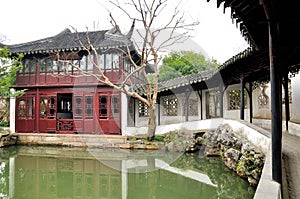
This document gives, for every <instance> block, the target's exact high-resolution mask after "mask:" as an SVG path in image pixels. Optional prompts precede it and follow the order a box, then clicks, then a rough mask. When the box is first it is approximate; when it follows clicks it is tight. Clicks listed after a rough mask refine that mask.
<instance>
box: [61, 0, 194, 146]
mask: <svg viewBox="0 0 300 199" xmlns="http://www.w3.org/2000/svg"><path fill="white" fill-rule="evenodd" d="M109 2H110V3H111V4H112V5H113V6H115V7H117V8H118V9H119V10H121V11H122V12H123V13H124V14H125V15H126V16H128V17H129V18H130V19H131V20H135V21H136V23H139V24H140V25H141V29H139V30H137V34H138V37H139V38H138V40H139V41H140V43H137V42H136V41H133V44H134V46H135V49H136V50H137V52H138V54H139V62H136V60H135V59H134V58H133V56H132V41H128V37H127V35H124V34H122V33H121V31H120V28H119V25H118V23H117V21H116V20H115V18H114V17H113V14H110V18H111V24H112V25H113V27H114V29H113V30H114V31H115V32H114V33H116V32H118V33H119V34H120V38H122V39H123V41H124V43H126V48H119V49H118V50H120V51H121V52H122V53H123V54H126V57H127V58H128V59H129V60H130V62H131V65H132V66H133V68H134V70H132V71H131V72H129V73H128V74H126V76H125V77H124V78H123V81H122V82H121V83H118V84H115V83H113V82H112V81H110V79H109V78H108V77H107V76H106V74H105V72H104V71H103V69H102V68H103V67H102V66H101V65H99V63H100V60H98V56H96V59H93V58H92V56H93V54H97V49H96V48H95V47H94V46H93V42H92V41H91V38H90V37H89V34H87V43H88V45H86V44H84V43H83V42H81V41H80V42H81V44H82V46H83V47H84V50H85V51H87V52H88V56H89V58H90V59H89V60H91V62H92V64H93V65H94V67H95V68H97V69H98V71H99V72H98V73H96V74H95V73H91V72H86V71H84V70H82V69H81V68H80V67H78V66H77V65H75V64H72V63H69V64H71V65H72V67H74V68H76V69H77V70H79V71H80V75H86V76H93V77H95V78H96V79H97V80H98V81H99V82H101V83H104V84H106V85H108V86H110V87H113V88H114V89H116V90H118V91H120V92H123V93H125V94H126V95H128V96H131V97H133V98H135V99H137V100H140V101H141V102H143V103H144V104H145V105H146V106H147V108H148V116H149V119H148V140H150V141H151V140H153V138H154V136H155V130H156V109H157V94H158V77H159V68H158V65H159V62H160V59H161V57H160V55H159V52H160V51H161V50H162V49H164V48H167V47H168V46H171V45H173V44H175V43H180V42H183V41H184V40H186V39H188V38H189V35H188V33H189V31H191V30H192V29H193V27H194V26H196V25H198V22H191V23H186V22H185V20H184V13H181V12H180V9H179V6H180V2H179V3H178V4H177V5H176V6H175V7H174V8H173V10H172V13H170V12H169V10H167V8H168V4H167V3H168V2H169V3H170V4H171V2H170V0H169V1H168V0H127V1H122V3H120V2H119V1H118V0H110V1H109ZM172 3H173V2H172ZM129 8H130V10H128V9H129ZM164 12H165V13H164ZM169 14H170V15H169ZM162 19H163V20H162ZM161 21H165V23H164V24H163V25H160V27H157V26H158V24H160V23H161ZM162 34H164V38H166V34H168V35H167V38H166V39H165V40H158V38H159V37H160V35H162ZM158 41H159V42H158ZM60 60H61V59H60ZM61 61H63V60H61ZM149 63H151V66H152V70H153V74H151V76H150V75H149V74H147V72H146V70H145V69H146V66H147V64H149ZM136 73H139V74H141V75H142V76H143V79H144V84H143V85H142V87H143V89H144V92H143V93H139V92H137V91H135V89H133V87H132V86H129V87H128V86H127V85H130V84H129V81H130V79H131V77H133V76H135V74H136Z"/></svg>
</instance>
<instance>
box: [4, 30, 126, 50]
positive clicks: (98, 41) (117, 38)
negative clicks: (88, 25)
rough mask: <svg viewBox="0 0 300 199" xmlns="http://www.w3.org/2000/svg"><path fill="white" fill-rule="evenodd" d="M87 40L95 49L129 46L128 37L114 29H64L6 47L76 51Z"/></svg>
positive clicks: (86, 43)
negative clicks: (35, 39)
mask: <svg viewBox="0 0 300 199" xmlns="http://www.w3.org/2000/svg"><path fill="white" fill-rule="evenodd" d="M89 40H90V41H91V43H92V44H93V46H94V47H95V48H96V49H97V50H106V49H110V48H122V47H126V45H129V46H131V41H130V39H129V38H128V37H127V36H124V35H122V34H120V33H119V32H117V31H114V29H112V30H102V31H94V32H71V31H70V30H69V29H65V30H63V31H62V32H61V33H59V34H57V35H55V36H53V37H48V38H45V39H41V40H37V41H32V42H28V43H22V44H15V45H8V47H9V49H10V51H11V52H12V53H23V54H37V53H51V52H61V51H77V50H81V49H84V47H83V46H88V41H89ZM80 42H82V43H80ZM82 44H83V45H82Z"/></svg>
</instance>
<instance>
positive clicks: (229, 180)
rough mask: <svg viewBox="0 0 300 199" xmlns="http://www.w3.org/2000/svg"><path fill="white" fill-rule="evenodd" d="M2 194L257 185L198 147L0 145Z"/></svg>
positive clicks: (219, 193)
mask: <svg viewBox="0 0 300 199" xmlns="http://www.w3.org/2000/svg"><path fill="white" fill-rule="evenodd" d="M0 155H1V156H0V198H16V199H23V198H28V199H44V198H45V199H46V198H49V199H55V198H62V199H69V198H72V199H73V198H74V199H75V198H76V199H81V198H96V199H104V198H105V199H148V198H149V199H150V198H151V199H154V198H155V199H159V198H161V199H168V198H170V199H194V198H195V199H196V198H197V199H199V198H203V199H218V198H230V199H234V198H236V199H247V198H253V196H254V192H255V189H254V188H253V187H251V186H249V184H248V183H247V181H245V180H244V179H241V178H240V177H238V176H237V175H236V174H235V173H234V172H233V171H231V170H229V169H227V168H226V167H225V166H224V164H223V163H222V162H221V160H220V158H215V157H209V158H207V157H203V156H202V155H201V153H196V154H177V153H169V152H165V151H160V150H157V151H156V150H155V151H142V150H136V151H130V150H108V149H79V148H58V147H37V146H34V147H31V146H14V147H9V148H2V149H0Z"/></svg>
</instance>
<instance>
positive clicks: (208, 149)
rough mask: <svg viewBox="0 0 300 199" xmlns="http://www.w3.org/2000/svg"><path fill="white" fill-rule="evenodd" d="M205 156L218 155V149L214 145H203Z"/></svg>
mask: <svg viewBox="0 0 300 199" xmlns="http://www.w3.org/2000/svg"><path fill="white" fill-rule="evenodd" d="M204 155H205V156H210V157H211V156H220V149H219V148H214V147H205V151H204Z"/></svg>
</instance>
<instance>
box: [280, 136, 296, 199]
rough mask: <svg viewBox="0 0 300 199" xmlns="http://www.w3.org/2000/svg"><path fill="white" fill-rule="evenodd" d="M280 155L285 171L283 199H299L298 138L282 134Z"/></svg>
mask: <svg viewBox="0 0 300 199" xmlns="http://www.w3.org/2000/svg"><path fill="white" fill-rule="evenodd" d="M282 153H283V160H284V167H285V169H286V171H285V172H286V185H285V186H286V188H287V190H284V192H285V193H284V196H285V197H284V199H286V197H288V198H289V199H300V137H299V136H295V135H291V134H288V133H287V132H284V133H283V135H282Z"/></svg>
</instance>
